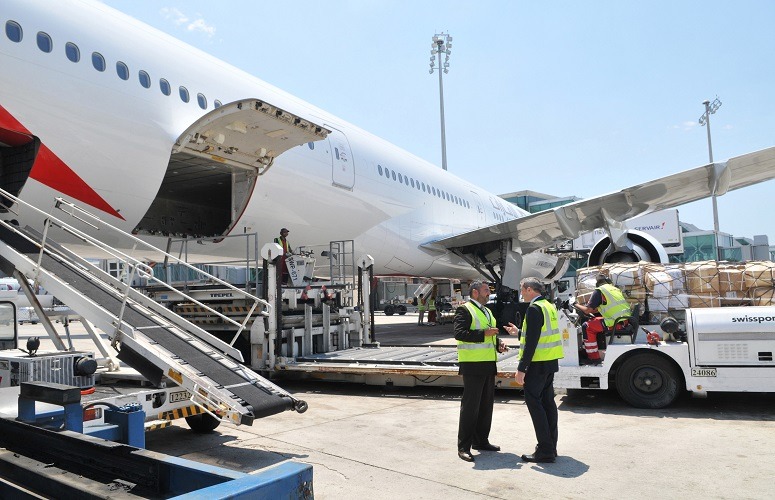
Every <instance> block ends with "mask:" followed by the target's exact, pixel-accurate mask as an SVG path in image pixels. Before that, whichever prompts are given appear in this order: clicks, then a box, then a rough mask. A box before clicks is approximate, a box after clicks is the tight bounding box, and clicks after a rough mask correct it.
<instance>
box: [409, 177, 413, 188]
mask: <svg viewBox="0 0 775 500" xmlns="http://www.w3.org/2000/svg"><path fill="white" fill-rule="evenodd" d="M409 181H410V182H411V183H412V187H414V179H412V178H411V177H410V178H409Z"/></svg>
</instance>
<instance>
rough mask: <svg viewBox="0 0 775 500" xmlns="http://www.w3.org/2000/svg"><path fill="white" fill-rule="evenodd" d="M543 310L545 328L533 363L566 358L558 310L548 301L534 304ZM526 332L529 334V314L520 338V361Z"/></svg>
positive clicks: (544, 300) (542, 328)
mask: <svg viewBox="0 0 775 500" xmlns="http://www.w3.org/2000/svg"><path fill="white" fill-rule="evenodd" d="M533 304H535V305H536V306H538V307H540V308H541V312H543V314H544V326H542V327H541V336H540V337H538V345H537V346H536V350H535V353H534V354H533V359H532V361H551V360H553V359H562V358H563V357H565V356H564V355H563V352H562V337H561V335H560V323H559V321H558V320H557V308H556V307H554V304H552V303H551V302H549V301H548V300H546V299H542V300H537V301H535V302H533ZM525 332H527V314H525V319H524V320H522V335H520V336H519V359H522V353H523V351H524V346H525V338H524V337H525Z"/></svg>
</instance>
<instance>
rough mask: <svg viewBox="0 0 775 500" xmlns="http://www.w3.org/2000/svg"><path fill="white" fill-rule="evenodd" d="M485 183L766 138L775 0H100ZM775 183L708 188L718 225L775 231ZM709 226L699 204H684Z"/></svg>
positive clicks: (547, 177)
mask: <svg viewBox="0 0 775 500" xmlns="http://www.w3.org/2000/svg"><path fill="white" fill-rule="evenodd" d="M104 3H105V4H107V5H110V6H112V7H114V8H116V9H118V10H120V11H122V12H125V13H127V14H129V15H131V16H132V17H135V18H137V19H139V20H141V21H143V22H145V23H147V24H150V25H151V26H153V27H155V28H157V29H160V30H162V31H164V32H166V33H169V34H171V35H173V36H175V37H176V38H179V39H181V40H183V41H185V42H186V43H189V44H191V45H193V46H195V47H197V48H199V49H201V50H204V51H205V52H208V53H210V54H212V55H214V56H216V57H218V58H220V59H222V60H224V61H226V62H228V63H230V64H232V65H234V66H237V67H239V68H240V69H243V70H245V71H247V72H248V73H250V74H252V75H254V76H257V77H258V78H261V79H262V80H264V81H266V82H268V83H271V84H272V85H275V86H277V87H280V88H282V89H283V90H285V91H288V92H290V93H291V94H294V95H296V96H298V97H300V98H302V99H304V100H305V101H307V102H309V103H311V104H313V105H315V106H318V107H320V108H323V109H325V110H326V111H329V112H331V113H333V114H334V115H336V116H339V117H341V118H343V119H345V120H347V121H349V122H351V123H353V124H355V125H357V126H359V127H361V128H363V129H365V130H367V131H369V132H371V133H374V134H376V135H378V136H380V137H383V138H384V139H386V140H388V141H390V142H392V143H394V144H396V145H397V146H399V147H401V148H403V149H406V150H407V151H409V152H411V153H413V154H415V155H417V156H419V157H421V158H423V159H425V160H428V161H430V162H432V163H434V164H437V165H441V139H440V123H439V122H440V120H439V80H438V75H437V73H434V74H429V72H428V70H429V61H430V55H431V54H430V49H431V38H432V36H433V35H434V34H435V33H440V32H442V31H443V32H447V33H449V34H451V35H452V37H453V41H452V49H451V51H452V53H451V55H450V67H449V73H448V74H444V75H443V84H444V104H445V107H444V111H445V119H446V137H447V163H448V169H449V170H450V171H451V172H453V173H455V174H456V175H458V176H460V177H462V178H465V179H467V180H470V181H472V182H474V183H475V184H478V185H480V186H482V187H483V188H485V189H487V190H489V191H491V192H494V193H497V194H502V193H508V192H514V191H520V190H524V189H530V190H533V191H538V192H541V193H547V194H552V195H556V196H578V197H581V198H588V197H592V196H596V195H600V194H604V193H609V192H614V191H619V190H620V189H623V188H625V187H628V186H632V185H635V184H638V183H641V182H646V181H649V180H652V179H655V178H658V177H662V176H665V175H670V174H672V173H675V172H678V171H681V170H686V169H689V168H693V167H696V166H700V165H704V164H707V163H708V140H707V130H706V128H705V127H703V126H700V124H699V123H698V118H699V117H700V116H701V115H702V114H703V112H704V110H705V108H704V106H703V104H702V102H703V101H705V100H710V101H713V100H714V99H715V98H716V97H718V99H719V100H720V101H721V102H722V105H721V107H720V108H719V109H718V111H717V112H716V113H715V114H714V115H712V116H711V120H710V122H711V134H712V144H713V156H714V159H715V160H716V161H723V160H726V159H728V158H730V157H734V156H738V155H741V154H745V153H748V152H752V151H756V150H759V149H764V148H767V147H771V146H775V29H773V28H772V22H773V20H775V2H772V1H769V0H756V1H746V0H742V1H739V2H728V1H717V0H705V1H680V2H676V1H674V0H672V1H670V0H655V1H649V2H644V1H642V0H640V1H630V0H617V1H613V0H610V1H603V0H601V1H587V2H579V1H570V0H569V1H552V0H549V1H545V2H536V1H523V0H510V1H505V0H504V1H495V0H489V1H488V0H479V1H456V0H448V1H446V2H431V1H426V0H329V1H326V2H320V1H316V0H295V1H294V0H286V1H283V2H276V1H274V2H267V1H264V0H249V1H248V0H220V1H218V2H212V1H206V2H205V1H200V0H162V1H149V0H142V1H138V0H104ZM773 195H775V181H769V182H766V183H763V184H760V185H757V186H752V187H749V188H744V189H741V190H738V191H734V192H730V193H728V194H727V195H725V196H722V197H720V198H718V211H719V225H720V230H721V231H722V232H726V233H730V234H732V235H734V236H738V237H740V236H745V237H752V236H753V235H758V234H765V235H768V237H769V240H770V244H771V245H775V217H773V216H772V214H771V210H773V208H772V207H773V204H772V199H773V198H774V196H773ZM679 212H680V218H681V220H682V221H684V222H689V223H692V224H694V225H696V226H698V227H699V228H701V229H707V230H712V229H713V214H712V204H711V201H710V200H709V199H708V200H704V201H699V202H695V203H692V204H688V205H684V206H682V207H679Z"/></svg>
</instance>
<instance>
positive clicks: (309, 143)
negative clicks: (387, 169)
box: [307, 141, 382, 173]
mask: <svg viewBox="0 0 775 500" xmlns="http://www.w3.org/2000/svg"><path fill="white" fill-rule="evenodd" d="M307 146H309V148H310V149H315V143H314V142H312V141H310V142H308V143H307ZM379 173H382V169H380V172H379Z"/></svg>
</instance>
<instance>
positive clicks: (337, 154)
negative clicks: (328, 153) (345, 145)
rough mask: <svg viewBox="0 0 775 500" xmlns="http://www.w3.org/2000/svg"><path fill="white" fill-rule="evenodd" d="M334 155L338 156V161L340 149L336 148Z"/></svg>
mask: <svg viewBox="0 0 775 500" xmlns="http://www.w3.org/2000/svg"><path fill="white" fill-rule="evenodd" d="M334 154H335V155H336V159H337V160H338V159H339V148H334Z"/></svg>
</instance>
